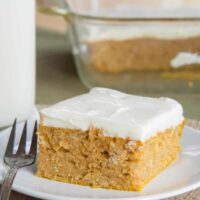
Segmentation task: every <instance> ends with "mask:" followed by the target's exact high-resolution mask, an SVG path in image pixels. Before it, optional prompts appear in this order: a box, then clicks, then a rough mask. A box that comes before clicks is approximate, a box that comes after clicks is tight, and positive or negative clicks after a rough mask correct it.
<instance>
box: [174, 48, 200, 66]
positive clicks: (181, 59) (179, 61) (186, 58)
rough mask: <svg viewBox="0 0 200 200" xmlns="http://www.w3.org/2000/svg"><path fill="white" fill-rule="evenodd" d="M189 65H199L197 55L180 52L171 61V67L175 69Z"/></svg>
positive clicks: (199, 58)
mask: <svg viewBox="0 0 200 200" xmlns="http://www.w3.org/2000/svg"><path fill="white" fill-rule="evenodd" d="M191 64H200V55H199V54H198V53H190V52H180V53H178V54H177V55H176V57H175V58H173V59H172V60H171V66H172V67H173V68H176V69H177V68H180V67H184V66H185V65H191Z"/></svg>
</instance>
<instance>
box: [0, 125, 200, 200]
mask: <svg viewBox="0 0 200 200" xmlns="http://www.w3.org/2000/svg"><path fill="white" fill-rule="evenodd" d="M32 124H33V123H31V122H30V123H29V125H28V129H29V131H28V132H29V135H28V138H29V139H30V133H31V131H32ZM22 126H23V124H18V126H17V131H18V133H20V132H21V130H22ZM9 133H10V129H6V130H4V131H2V132H1V133H0V176H1V178H2V172H3V173H5V166H4V165H3V162H2V158H3V154H4V150H5V146H6V144H7V141H8V137H9ZM18 140H19V134H17V138H16V141H18ZM181 143H182V153H181V155H180V156H179V158H178V159H177V160H176V161H175V162H174V163H173V164H172V165H171V166H170V167H168V168H167V169H166V170H165V171H164V172H162V173H161V174H160V175H159V176H158V177H156V178H155V179H154V180H153V181H152V182H151V183H150V184H148V185H147V186H146V187H145V189H144V190H143V191H142V192H122V191H116V190H105V189H93V188H90V187H85V186H78V185H73V184H65V183H60V182H56V181H49V180H46V179H42V178H38V177H36V176H35V175H34V174H35V171H36V167H35V166H31V167H27V168H23V169H20V170H19V172H18V174H17V176H16V178H15V181H14V185H13V189H14V190H15V191H18V192H20V193H23V194H27V195H30V196H33V197H37V198H41V199H49V200H69V199H70V200H72V199H76V200H80V199H87V200H91V199H95V200H97V199H98V200H103V199H109V200H111V199H120V200H122V199H126V200H128V199H131V200H136V199H137V200H150V199H153V200H156V199H163V198H167V197H171V196H175V195H178V194H182V193H185V192H188V191H191V190H193V189H196V188H198V187H200V132H199V131H197V130H195V129H192V128H189V127H186V128H185V131H184V134H183V137H182V140H181ZM16 145H17V143H16Z"/></svg>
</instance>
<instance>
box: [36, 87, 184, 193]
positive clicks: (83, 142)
mask: <svg viewBox="0 0 200 200" xmlns="http://www.w3.org/2000/svg"><path fill="white" fill-rule="evenodd" d="M183 127H184V117H183V109H182V106H181V105H180V104H179V103H178V102H176V101H175V100H172V99H169V98H148V97H140V96H133V95H128V94H125V93H122V92H118V91H115V90H111V89H106V88H94V89H92V90H91V91H90V92H89V93H87V94H83V95H80V96H77V97H74V98H71V99H68V100H65V101H62V102H60V103H58V104H56V105H54V106H52V107H49V108H47V109H43V110H42V111H41V123H40V128H39V132H38V136H39V156H38V170H37V175H38V176H40V177H44V178H47V179H50V180H57V181H62V182H66V183H74V184H80V185H87V186H91V187H101V188H108V189H117V190H129V191H140V190H142V189H143V188H144V186H145V185H146V184H147V183H149V182H150V181H151V180H152V179H153V178H154V177H155V176H156V175H158V174H159V173H160V172H161V171H162V170H164V169H165V168H166V167H167V166H168V165H169V164H170V163H171V162H172V161H173V160H175V159H176V157H177V155H178V153H179V152H180V144H179V139H180V136H181V135H182V131H183Z"/></svg>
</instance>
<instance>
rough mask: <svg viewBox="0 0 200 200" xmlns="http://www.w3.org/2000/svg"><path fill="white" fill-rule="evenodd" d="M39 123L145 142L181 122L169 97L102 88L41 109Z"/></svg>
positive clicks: (179, 109) (180, 114) (178, 107)
mask: <svg viewBox="0 0 200 200" xmlns="http://www.w3.org/2000/svg"><path fill="white" fill-rule="evenodd" d="M41 115H42V118H43V121H42V125H45V126H50V127H60V128H70V129H81V130H83V131H85V130H88V129H89V128H91V127H96V128H101V129H103V131H104V135H105V136H110V137H122V138H127V137H128V138H130V139H132V140H139V141H145V140H148V139H149V138H150V137H152V136H154V135H156V134H157V133H158V132H161V131H164V130H165V129H167V128H173V127H176V126H177V125H178V124H180V123H181V122H182V120H183V119H184V118H183V108H182V106H181V105H180V104H179V103H178V102H177V101H175V100H173V99H170V98H163V97H161V98H149V97H141V96H134V95H129V94H125V93H122V92H119V91H116V90H112V89H106V88H93V89H92V90H91V91H90V92H89V93H87V94H83V95H80V96H77V97H74V98H71V99H68V100H65V101H62V102H60V103H57V104H55V105H53V106H52V107H49V108H46V109H43V110H42V111H41Z"/></svg>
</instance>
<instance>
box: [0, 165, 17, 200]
mask: <svg viewBox="0 0 200 200" xmlns="http://www.w3.org/2000/svg"><path fill="white" fill-rule="evenodd" d="M17 170H18V168H17V167H16V166H13V167H11V168H10V169H9V170H8V172H7V174H6V176H5V179H4V181H3V183H2V185H1V192H0V200H8V199H9V196H10V191H11V188H12V184H13V181H14V178H15V176H16V173H17Z"/></svg>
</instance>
